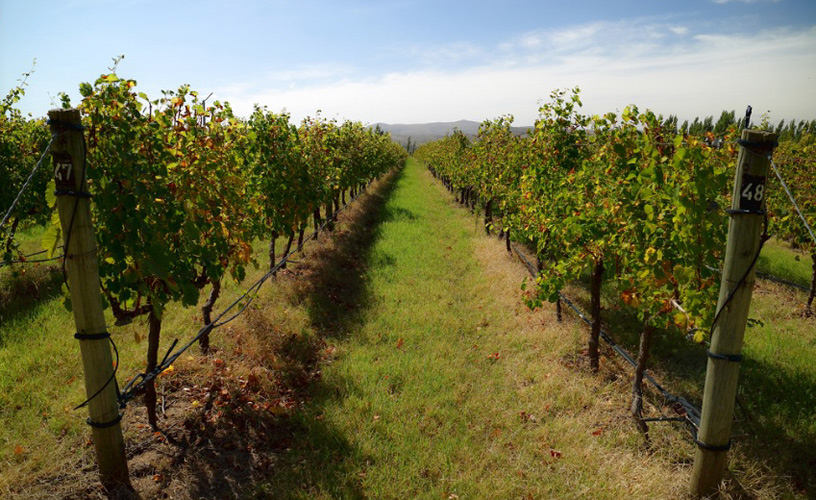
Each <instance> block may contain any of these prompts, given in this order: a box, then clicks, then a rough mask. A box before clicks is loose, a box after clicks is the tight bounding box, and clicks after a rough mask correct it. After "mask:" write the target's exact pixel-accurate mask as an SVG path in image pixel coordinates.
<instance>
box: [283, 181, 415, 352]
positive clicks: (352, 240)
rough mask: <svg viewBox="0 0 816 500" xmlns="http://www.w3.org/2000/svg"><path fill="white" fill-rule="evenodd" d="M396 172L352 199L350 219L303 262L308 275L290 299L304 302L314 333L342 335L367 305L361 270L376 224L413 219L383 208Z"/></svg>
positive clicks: (377, 231) (400, 211) (357, 321)
mask: <svg viewBox="0 0 816 500" xmlns="http://www.w3.org/2000/svg"><path fill="white" fill-rule="evenodd" d="M402 175H403V171H402V170H398V171H396V172H394V173H393V174H391V175H390V176H389V177H387V178H385V179H384V180H383V183H382V184H381V185H380V187H379V189H377V191H376V192H374V191H372V192H369V195H368V196H366V197H364V198H363V199H360V200H358V201H357V202H356V203H359V205H358V206H354V207H352V209H353V211H354V213H353V214H352V215H353V218H352V220H351V221H349V222H348V223H347V224H344V225H343V228H342V229H340V230H336V231H335V232H336V233H337V234H336V235H335V237H334V241H333V243H332V245H329V246H326V247H322V248H320V249H318V250H316V251H315V252H314V254H313V255H311V256H310V258H309V260H308V262H306V263H305V264H306V265H305V266H304V271H305V272H306V273H307V274H309V275H310V276H309V277H308V279H306V280H305V282H304V284H305V286H304V287H302V288H301V289H300V290H299V291H298V293H297V295H296V297H295V298H296V300H299V301H300V300H303V301H305V302H306V303H307V305H308V311H309V317H310V319H311V322H312V324H313V325H314V327H315V328H316V329H317V331H318V333H319V334H320V335H323V336H325V337H327V338H335V339H339V338H344V337H346V336H348V335H350V334H353V333H354V331H355V330H356V329H357V328H358V327H359V326H360V324H361V322H362V321H363V314H364V313H365V311H366V309H367V308H368V307H370V305H371V297H370V296H369V293H368V288H367V278H366V274H365V273H366V271H367V268H368V266H369V265H370V264H371V263H370V262H369V261H370V255H371V250H372V248H373V247H374V244H375V243H376V242H377V240H378V239H379V237H380V234H381V228H380V226H381V224H382V223H383V222H386V221H390V220H396V219H413V218H416V215H414V214H413V213H412V212H410V211H409V210H405V209H400V208H396V209H393V210H389V209H386V207H385V205H386V202H387V201H388V199H389V198H390V196H391V193H392V192H393V190H394V188H395V187H396V185H397V183H398V182H399V180H400V179H401V178H402Z"/></svg>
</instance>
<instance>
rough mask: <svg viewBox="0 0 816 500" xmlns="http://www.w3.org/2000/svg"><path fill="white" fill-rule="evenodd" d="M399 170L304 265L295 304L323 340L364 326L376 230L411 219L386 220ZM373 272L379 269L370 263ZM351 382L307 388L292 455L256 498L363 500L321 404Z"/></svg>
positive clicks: (352, 460)
mask: <svg viewBox="0 0 816 500" xmlns="http://www.w3.org/2000/svg"><path fill="white" fill-rule="evenodd" d="M402 175H403V171H402V170H398V171H396V172H394V173H392V174H390V175H389V176H387V177H386V178H385V179H384V180H383V183H382V184H381V185H380V186H379V188H378V189H376V190H375V191H374V190H372V191H369V194H368V196H365V197H364V198H362V199H360V200H358V201H357V202H356V203H357V204H358V205H356V206H354V207H353V208H352V209H351V214H350V215H349V217H348V218H347V220H346V221H345V222H344V223H343V224H342V225H341V227H340V229H337V230H335V232H336V233H337V234H335V236H334V238H333V241H332V243H331V244H329V245H326V246H323V247H321V248H320V249H318V250H316V251H315V252H314V253H313V254H312V255H310V258H309V259H308V261H307V262H306V263H305V266H304V267H303V271H304V273H306V274H307V275H308V276H307V278H306V279H305V280H304V281H303V282H302V283H303V286H302V287H301V288H300V289H299V290H298V292H297V293H296V294H295V296H294V297H293V300H296V301H304V302H305V303H306V305H307V309H308V311H309V318H310V321H311V323H312V325H313V326H314V328H315V330H316V332H317V334H318V335H319V336H320V337H321V340H322V339H342V338H346V337H348V336H350V335H354V333H355V331H357V330H359V328H360V327H361V326H362V323H363V322H364V321H365V313H366V310H367V309H368V308H369V307H370V306H371V305H372V297H371V296H370V293H369V291H368V287H367V278H366V272H367V270H368V267H369V266H370V265H372V263H370V256H371V250H372V249H373V247H374V244H375V243H376V242H377V240H378V239H379V237H380V234H381V224H382V223H383V222H384V221H387V220H391V219H392V218H394V217H400V218H405V217H415V216H414V215H413V214H409V213H402V212H407V211H401V212H400V213H398V214H394V213H392V211H389V210H387V209H386V203H387V201H388V199H389V198H390V196H391V194H392V193H393V191H394V189H395V187H396V185H397V183H398V181H399V180H400V179H401V178H402ZM374 265H377V264H376V263H374ZM351 385H353V381H344V386H343V387H336V386H331V385H329V384H327V383H326V382H325V381H324V380H323V379H316V380H314V381H313V382H312V383H311V384H310V385H309V387H308V389H307V393H308V398H309V403H308V404H307V406H306V408H305V409H304V411H302V412H299V413H298V414H297V415H296V416H295V418H293V421H292V424H293V428H292V429H291V430H292V433H291V436H292V437H291V439H292V442H291V445H290V448H289V449H290V452H289V453H287V454H286V455H285V456H284V457H283V459H282V460H281V461H280V462H279V463H278V464H276V466H275V473H274V476H273V477H271V478H270V480H269V481H268V482H267V483H266V484H264V485H262V486H261V488H260V491H259V497H261V498H276V499H277V498H281V499H289V498H292V499H294V498H311V497H315V496H318V495H320V494H321V493H322V494H323V495H328V496H330V497H332V498H335V497H336V498H350V499H362V498H365V497H366V495H365V493H364V492H363V489H362V479H363V476H361V475H359V474H360V473H361V470H360V466H361V464H364V463H365V462H366V458H365V457H361V456H359V454H360V451H359V450H357V449H354V447H353V445H352V444H351V443H350V442H349V440H348V439H347V437H346V436H344V435H342V433H341V432H339V431H338V430H337V429H336V428H334V427H332V426H331V424H330V423H329V422H327V421H325V420H323V417H322V411H323V410H322V408H323V406H324V405H325V403H326V402H327V401H329V400H332V399H334V398H339V397H342V395H343V394H345V393H346V392H347V391H348V390H349V386H351Z"/></svg>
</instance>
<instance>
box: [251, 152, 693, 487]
mask: <svg viewBox="0 0 816 500" xmlns="http://www.w3.org/2000/svg"><path fill="white" fill-rule="evenodd" d="M377 222H378V224H375V225H373V226H374V227H375V229H371V231H370V234H369V235H368V236H367V237H366V238H363V239H364V240H365V242H366V245H367V246H366V248H364V249H363V251H362V254H363V256H364V257H365V261H364V263H363V264H362V265H361V267H362V269H359V270H364V273H360V274H357V273H355V274H354V275H350V276H347V277H346V278H345V280H343V279H342V278H340V277H338V278H340V279H338V281H337V282H336V283H334V285H336V286H339V287H343V286H350V287H351V288H352V289H354V290H357V291H356V292H355V294H356V295H357V296H358V297H361V298H362V300H363V304H364V308H363V309H362V310H357V311H355V312H354V313H353V314H352V315H351V316H352V317H351V318H350V321H349V318H346V316H345V313H344V311H345V307H344V304H343V303H342V302H338V304H337V308H336V309H331V308H328V309H327V305H326V304H325V303H323V302H322V301H320V299H317V298H315V299H314V300H315V301H316V302H318V305H316V306H315V305H314V302H312V308H311V309H310V313H311V317H312V321H313V322H314V323H316V324H318V325H321V326H322V327H326V331H325V332H324V333H325V334H326V335H327V337H328V338H330V339H333V348H334V349H335V351H334V352H335V355H334V358H333V360H332V362H331V363H330V364H328V365H327V366H326V367H325V368H324V369H323V377H322V379H321V382H320V384H318V385H316V386H315V388H314V391H315V392H314V394H313V399H312V401H311V403H310V404H309V405H308V406H307V408H306V410H305V411H304V412H303V413H301V414H299V415H298V416H297V417H296V418H297V420H298V424H297V426H298V427H299V428H300V429H301V431H300V432H299V433H298V435H297V437H296V438H295V442H294V443H293V445H292V446H291V451H290V452H289V454H288V455H286V456H285V457H284V458H283V459H282V461H281V462H280V463H279V464H278V468H279V469H280V471H281V472H280V473H279V474H275V475H274V476H273V477H272V478H270V480H269V482H268V483H266V484H263V485H261V486H260V487H259V491H258V496H259V497H262V498H378V499H380V498H381V499H387V498H395V499H396V498H428V499H431V498H433V499H438V498H443V499H448V498H450V499H454V498H463V499H464V498H553V497H555V498H589V497H591V498H620V497H622V496H627V497H631V498H654V497H664V498H667V497H671V496H673V495H676V494H677V493H678V491H680V490H681V489H682V476H680V477H678V475H677V474H675V466H674V465H673V463H672V460H673V459H677V456H674V455H673V454H672V453H667V454H666V455H665V456H663V457H661V458H660V459H658V460H657V461H656V462H655V461H654V459H650V458H648V457H647V456H646V455H644V454H643V452H642V447H641V440H640V437H639V436H638V435H637V433H636V431H635V430H634V428H633V426H629V425H628V424H627V423H626V422H625V417H622V416H621V413H622V411H621V410H622V408H624V407H625V406H626V402H625V401H626V399H627V394H626V389H625V387H622V386H621V385H620V384H619V383H618V382H616V381H604V380H598V379H594V378H593V377H591V376H590V375H588V374H587V373H585V372H583V371H581V370H578V371H574V370H570V369H568V368H567V366H568V365H571V364H574V363H573V362H572V361H570V360H571V359H572V354H571V353H573V352H574V351H575V350H576V348H577V343H578V342H579V341H580V338H581V332H580V329H579V328H575V327H574V326H568V327H559V326H556V325H553V324H552V317H551V316H552V315H548V314H544V313H532V312H529V311H527V310H526V309H525V308H524V307H523V306H522V305H521V304H520V302H519V293H520V290H519V285H520V279H521V277H522V276H523V271H522V269H521V267H520V266H519V265H518V264H517V263H516V262H515V261H513V260H512V259H511V258H510V257H508V256H507V255H506V254H505V253H504V252H503V250H502V249H501V246H500V245H499V244H498V243H496V242H495V241H494V240H489V239H488V238H486V237H483V236H481V235H480V231H479V230H478V228H474V225H473V224H472V221H471V219H470V217H469V216H468V215H467V214H466V213H465V212H464V211H462V210H459V209H457V208H455V207H454V206H453V205H452V203H451V199H450V197H448V196H447V195H445V194H444V193H443V192H442V190H441V189H440V188H439V187H438V186H437V185H436V184H435V182H434V181H433V180H432V179H431V178H430V176H429V175H428V174H427V173H426V172H424V171H422V170H421V168H420V167H419V166H418V165H417V164H415V163H413V162H409V165H408V167H407V168H406V170H405V172H404V174H403V176H402V178H400V179H399V182H398V183H397V185H396V188H395V189H394V191H393V194H392V196H391V197H390V198H388V199H387V201H386V202H385V205H384V208H383V210H382V213H381V215H380V216H379V220H378V221H377ZM508 270H510V275H509V276H508V275H506V273H507V272H508ZM321 271H326V270H325V269H321ZM329 274H331V271H329ZM348 281H355V282H356V283H352V284H349V283H348ZM329 288H331V287H329ZM326 316H329V317H331V318H332V319H333V321H332V322H327V321H326V320H325V318H326ZM542 322H545V323H546V324H547V325H548V326H545V328H544V330H545V331H546V332H542V326H541V323H542ZM332 324H336V325H338V326H337V328H332V327H331V325H332ZM596 434H597V435H596ZM689 449H690V448H689ZM687 453H688V452H687V451H683V452H681V455H685V454H687Z"/></svg>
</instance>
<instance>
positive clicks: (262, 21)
mask: <svg viewBox="0 0 816 500" xmlns="http://www.w3.org/2000/svg"><path fill="white" fill-rule="evenodd" d="M119 55H124V56H125V57H124V59H123V60H122V61H121V62H120V63H119V65H118V68H117V73H118V74H119V76H120V77H123V78H132V79H134V80H136V81H137V82H138V87H137V90H139V91H142V92H146V93H147V94H148V95H149V96H151V98H158V97H160V96H161V94H160V91H161V90H162V89H176V88H178V87H179V86H180V85H182V84H190V85H191V86H192V88H193V89H194V90H197V91H198V92H199V93H200V94H203V95H207V94H209V93H211V92H212V93H213V95H214V97H215V98H216V99H220V100H222V101H228V102H229V103H230V104H231V106H232V108H233V109H234V110H235V112H236V114H238V115H239V116H248V115H249V114H250V113H251V112H252V109H253V106H254V105H255V104H256V103H257V104H260V105H262V106H267V107H268V108H269V109H270V110H272V111H276V112H278V111H284V110H285V111H287V112H289V113H290V114H291V115H292V118H293V120H295V121H300V120H301V119H303V118H304V117H306V116H314V115H315V114H316V113H317V112H318V110H319V111H320V112H321V114H322V116H324V117H327V118H337V119H339V120H346V119H348V120H355V121H362V122H364V123H376V122H385V123H424V122H433V121H455V120H460V119H467V120H475V121H482V120H485V119H491V118H496V117H498V116H502V115H513V116H514V117H515V123H516V124H517V125H531V124H532V123H533V122H534V121H535V119H536V118H537V116H538V109H539V107H540V105H541V104H542V103H543V102H545V101H546V100H547V98H548V96H549V95H550V93H551V92H552V91H553V90H554V89H561V88H573V87H576V86H577V87H580V89H581V96H582V101H583V104H584V108H583V110H582V111H583V112H584V113H585V114H590V115H592V114H603V113H606V112H610V111H611V112H620V111H621V110H623V109H624V107H626V106H628V105H630V104H635V105H637V106H638V107H639V108H640V109H641V110H645V109H651V110H653V111H654V112H655V113H658V114H663V115H670V114H674V115H677V116H679V117H680V120H681V121H682V120H683V119H691V118H694V117H695V116H701V117H703V116H708V115H715V118H716V116H718V115H719V114H720V112H721V111H722V110H732V109H733V110H736V111H737V115H738V116H739V115H742V114H743V113H744V110H745V108H746V106H747V105H751V106H753V109H754V121H755V122H756V121H758V120H759V119H760V118H759V117H760V116H761V115H762V114H763V113H767V114H768V117H769V118H770V120H771V121H773V122H776V121H778V120H780V119H786V120H790V119H791V118H797V119H807V120H812V119H816V1H814V0H684V1H666V0H650V1H635V0H613V1H610V0H586V1H584V0H568V1H565V0H559V1H551V0H538V1H521V0H505V1H496V0H490V1H481V0H471V1H467V2H462V1H445V0H435V1H426V0H378V1H368V0H365V1H364V0H351V1H346V0H327V1H312V0H302V1H284V0H267V1H261V0H219V1H210V0H197V1H175V0H163V1H156V0H132V1H127V0H118V1H108V0H62V1H60V2H54V1H53V0H50V1H49V0H0V92H2V93H3V94H5V93H6V92H8V90H9V89H11V88H12V87H14V86H15V85H16V84H17V83H18V80H19V79H20V78H21V76H22V74H23V73H26V72H28V71H29V70H30V69H31V67H32V63H33V61H34V60H35V59H36V65H35V67H34V73H33V74H31V75H30V76H29V77H28V80H27V84H28V86H27V87H26V95H25V97H24V98H23V99H22V101H21V102H20V103H19V105H18V106H19V107H20V109H22V110H23V111H24V112H26V113H31V114H33V115H34V116H43V115H45V114H46V113H47V111H48V109H50V108H52V107H54V106H55V105H56V104H58V103H59V98H58V94H59V93H60V92H66V93H68V94H69V95H70V96H71V97H72V101H73V103H74V104H77V103H78V102H79V99H80V98H79V93H78V88H79V84H80V83H82V82H93V81H94V80H95V79H96V78H98V77H99V75H101V74H104V73H108V71H109V69H108V68H109V67H110V66H111V65H112V58H114V57H116V56H119Z"/></svg>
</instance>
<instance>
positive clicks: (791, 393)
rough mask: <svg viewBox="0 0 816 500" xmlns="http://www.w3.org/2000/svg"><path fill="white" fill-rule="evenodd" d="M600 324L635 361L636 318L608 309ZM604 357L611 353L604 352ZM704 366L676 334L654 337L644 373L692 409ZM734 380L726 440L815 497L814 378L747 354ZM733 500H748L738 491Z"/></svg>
mask: <svg viewBox="0 0 816 500" xmlns="http://www.w3.org/2000/svg"><path fill="white" fill-rule="evenodd" d="M608 292H609V293H611V291H608ZM578 295H580V296H578V297H575V299H576V300H575V302H576V303H577V304H578V305H579V307H581V308H582V309H584V310H585V311H588V310H589V296H588V293H586V292H583V291H581V292H579V293H578ZM603 320H604V329H605V330H606V331H607V332H609V333H610V334H611V335H612V337H613V338H614V339H615V340H616V341H617V342H618V343H619V344H620V345H621V346H623V347H624V348H625V349H626V350H628V351H629V352H630V353H631V354H633V355H635V356H636V355H637V350H638V342H639V335H640V331H641V324H640V322H639V321H638V319H637V318H636V317H635V316H634V315H633V314H631V313H630V312H628V311H626V310H624V309H620V308H615V307H609V308H605V309H604V310H603ZM752 334H756V330H755V329H753V328H750V327H749V328H748V329H747V330H746V337H748V336H750V335H752ZM780 341H781V340H780ZM605 355H607V356H614V355H615V354H614V353H612V351H611V350H607V351H606V352H605ZM706 365H707V357H706V352H705V347H704V346H702V345H699V344H695V343H693V342H690V341H689V340H686V339H685V337H684V336H683V335H680V334H678V333H676V332H667V331H657V332H656V334H655V340H654V341H653V344H652V349H651V354H650V358H649V368H650V369H652V370H654V371H655V372H658V373H660V374H662V375H661V376H662V378H663V385H664V387H665V388H666V389H667V390H669V391H670V392H672V393H674V394H675V395H678V396H682V397H685V398H686V399H688V400H689V401H690V402H692V403H693V404H694V405H695V406H697V407H698V408H699V407H700V406H701V404H702V393H703V387H704V384H705V372H706ZM626 366H627V369H628V365H626ZM629 373H631V372H629ZM739 377H740V379H739V393H738V401H737V402H738V404H737V408H736V410H735V414H736V415H735V420H736V421H735V425H734V428H733V430H732V435H735V436H737V435H738V436H741V437H740V438H737V439H735V444H736V446H737V447H738V450H739V451H740V452H742V453H743V454H744V455H745V456H746V458H747V459H749V460H751V461H755V462H758V463H762V464H764V466H765V467H767V468H768V469H769V470H770V471H772V474H773V475H774V476H776V477H780V478H790V482H791V484H792V485H793V487H794V488H795V490H796V492H797V493H799V494H802V495H804V496H806V497H807V498H816V447H814V446H813V443H816V417H814V409H816V374H815V373H813V372H808V373H805V372H792V371H791V370H790V369H788V368H787V367H785V366H783V365H782V364H781V363H774V362H771V361H768V360H764V359H754V358H753V357H751V356H750V355H749V356H746V357H745V358H744V360H743V362H742V366H741V369H740V375H739ZM659 378H660V377H659ZM684 389H685V390H684ZM655 402H658V403H659V401H655ZM669 413H671V412H669ZM651 425H666V424H657V423H653V424H651ZM749 489H750V488H749ZM732 494H734V492H732ZM735 498H753V497H752V495H751V494H750V492H748V491H742V492H741V493H738V494H737V496H736V497H735Z"/></svg>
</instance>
